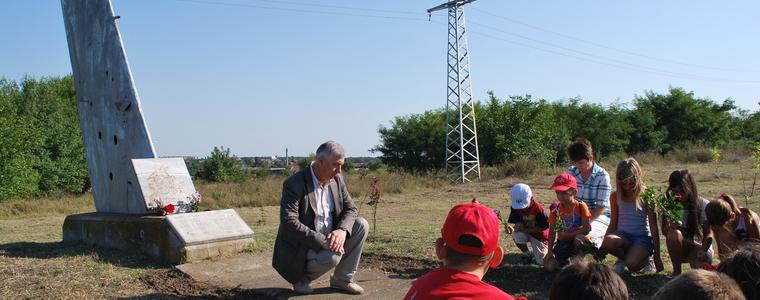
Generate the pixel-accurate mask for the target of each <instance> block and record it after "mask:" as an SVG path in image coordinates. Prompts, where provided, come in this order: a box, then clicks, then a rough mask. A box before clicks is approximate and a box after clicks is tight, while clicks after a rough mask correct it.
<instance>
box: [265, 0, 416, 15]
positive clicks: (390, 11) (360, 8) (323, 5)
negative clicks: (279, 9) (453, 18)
mask: <svg viewBox="0 0 760 300" xmlns="http://www.w3.org/2000/svg"><path fill="white" fill-rule="evenodd" d="M254 1H260V2H271V3H282V4H295V5H305V6H314V7H324V8H337V9H346V10H359V11H369V12H380V13H392V14H406V15H415V16H420V15H422V14H423V13H420V12H415V11H407V10H388V9H377V8H364V7H355V6H340V5H330V4H315V3H306V2H296V1H281V0H254Z"/></svg>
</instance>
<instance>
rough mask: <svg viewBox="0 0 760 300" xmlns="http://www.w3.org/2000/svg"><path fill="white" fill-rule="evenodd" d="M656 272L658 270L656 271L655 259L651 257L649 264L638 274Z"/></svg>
mask: <svg viewBox="0 0 760 300" xmlns="http://www.w3.org/2000/svg"><path fill="white" fill-rule="evenodd" d="M655 270H656V269H655V266H654V258H652V257H651V256H650V257H649V261H648V262H647V264H646V265H645V266H644V267H643V268H641V270H639V272H638V273H652V272H654V271H655Z"/></svg>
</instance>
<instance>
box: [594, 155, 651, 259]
mask: <svg viewBox="0 0 760 300" xmlns="http://www.w3.org/2000/svg"><path fill="white" fill-rule="evenodd" d="M641 173H642V172H641V167H640V166H639V163H638V162H637V161H636V160H635V159H633V158H627V159H624V160H622V161H620V163H618V165H617V170H616V171H615V185H616V188H617V190H615V191H614V192H612V196H611V197H610V208H611V211H612V213H611V214H610V216H611V218H610V226H609V227H607V234H606V235H605V237H604V242H603V243H602V250H604V251H607V252H608V253H610V254H612V255H614V256H615V257H617V258H618V260H617V262H616V263H615V266H614V267H613V268H612V269H613V270H614V271H615V273H618V274H623V272H625V268H626V267H628V270H632V271H641V270H642V269H645V267H646V269H647V270H648V271H657V272H659V271H662V270H663V268H664V267H663V265H662V259H661V257H660V239H659V237H660V232H659V231H658V228H657V214H656V212H655V208H654V207H649V206H648V205H647V203H644V201H643V200H642V199H641V194H642V193H643V192H644V181H643V180H642V178H641V175H642V174H641ZM652 237H655V238H652Z"/></svg>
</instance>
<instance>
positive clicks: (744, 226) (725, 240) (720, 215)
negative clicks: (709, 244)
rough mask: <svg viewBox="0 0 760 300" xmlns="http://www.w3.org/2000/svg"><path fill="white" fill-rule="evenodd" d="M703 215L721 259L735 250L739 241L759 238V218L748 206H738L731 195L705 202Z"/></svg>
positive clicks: (723, 195)
mask: <svg viewBox="0 0 760 300" xmlns="http://www.w3.org/2000/svg"><path fill="white" fill-rule="evenodd" d="M705 216H706V217H707V223H708V224H710V230H712V233H713V238H714V239H715V244H716V245H717V246H718V257H719V258H720V259H721V260H723V259H725V258H728V257H729V256H730V254H731V253H733V252H734V251H736V250H737V249H738V248H739V243H741V242H744V241H747V240H755V241H757V240H760V228H758V223H760V218H759V217H758V215H757V214H756V213H755V212H754V211H752V210H750V209H749V208H745V207H739V205H737V204H736V201H735V200H734V197H731V195H728V194H722V195H720V197H719V198H718V199H717V200H712V201H710V203H707V206H705Z"/></svg>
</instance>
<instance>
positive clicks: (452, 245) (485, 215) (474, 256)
mask: <svg viewBox="0 0 760 300" xmlns="http://www.w3.org/2000/svg"><path fill="white" fill-rule="evenodd" d="M499 226H500V222H499V219H498V217H497V216H496V213H495V212H494V211H493V210H492V209H490V208H488V207H486V206H485V205H482V204H480V203H478V202H477V201H476V200H474V199H473V201H472V203H469V204H459V205H457V206H454V208H452V209H451V211H449V215H448V216H447V217H446V221H445V222H444V223H443V228H442V229H441V237H440V238H438V240H436V241H435V254H436V256H438V258H439V259H440V260H442V261H443V267H442V268H439V269H436V270H433V271H431V272H429V273H427V274H425V276H422V277H420V278H419V279H417V280H416V281H415V282H414V283H413V284H412V287H411V288H410V289H409V291H408V292H407V293H406V296H405V297H404V299H408V300H411V299H417V300H423V299H452V298H456V299H515V298H513V297H512V296H510V295H509V294H507V293H505V292H504V291H502V290H500V289H498V288H497V287H495V286H492V285H490V284H488V283H485V282H483V281H481V279H483V276H484V275H485V274H486V271H487V270H488V268H489V267H491V268H495V267H497V266H499V264H500V263H501V260H502V259H503V258H504V251H503V249H502V248H501V247H499ZM521 299H525V298H523V297H521Z"/></svg>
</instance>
